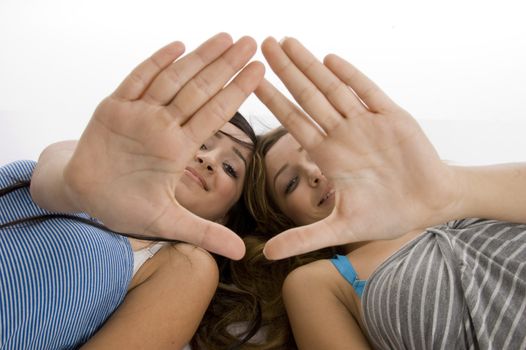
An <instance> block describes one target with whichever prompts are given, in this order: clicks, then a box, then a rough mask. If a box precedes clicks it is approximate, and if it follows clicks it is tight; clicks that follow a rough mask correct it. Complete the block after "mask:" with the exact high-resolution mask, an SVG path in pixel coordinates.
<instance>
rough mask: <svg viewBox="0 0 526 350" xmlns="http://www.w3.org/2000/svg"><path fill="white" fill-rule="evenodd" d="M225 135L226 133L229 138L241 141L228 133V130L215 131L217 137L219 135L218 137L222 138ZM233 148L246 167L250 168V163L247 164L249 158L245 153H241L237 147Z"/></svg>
mask: <svg viewBox="0 0 526 350" xmlns="http://www.w3.org/2000/svg"><path fill="white" fill-rule="evenodd" d="M223 135H225V136H226V137H228V138H229V139H232V140H234V141H239V140H238V139H236V138H235V137H233V136H231V135H230V134H227V133H226V132H223V131H221V130H219V131H218V132H216V133H215V135H214V136H215V137H217V138H218V139H220V138H222V137H223ZM232 150H233V151H234V153H235V154H236V155H237V156H238V157H239V158H240V159H241V160H242V161H243V163H244V164H245V169H247V168H248V165H247V160H246V159H245V157H244V156H243V154H242V153H241V151H240V150H238V149H237V148H236V147H232Z"/></svg>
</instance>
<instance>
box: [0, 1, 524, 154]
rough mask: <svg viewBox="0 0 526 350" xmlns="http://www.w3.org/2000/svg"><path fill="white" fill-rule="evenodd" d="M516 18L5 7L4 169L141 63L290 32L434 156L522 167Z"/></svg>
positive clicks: (257, 118) (240, 4)
mask: <svg viewBox="0 0 526 350" xmlns="http://www.w3.org/2000/svg"><path fill="white" fill-rule="evenodd" d="M524 13H525V12H524V9H523V5H522V2H520V1H500V2H495V1H491V2H490V1H457V0H443V1H440V2H434V3H432V4H431V3H429V2H423V1H417V0H413V1H391V0H378V1H361V2H357V1H336V0H324V1H322V2H314V1H313V2H299V1H283V0H280V1H277V0H267V1H264V2H263V1H262V2H254V1H252V2H246V1H241V0H234V1H190V2H178V1H173V0H170V1H161V0H151V1H139V0H136V1H133V0H132V1H124V0H113V1H105V0H92V1H86V2H77V1H65V0H63V1H61V0H47V1H37V0H24V1H18V0H2V1H1V2H0V50H1V54H0V96H1V97H0V164H3V163H5V162H7V161H10V160H15V159H20V158H31V159H36V157H37V156H38V154H39V152H40V150H41V149H42V148H43V147H44V146H45V145H47V144H49V143H51V142H54V141H58V140H62V139H72V138H78V136H79V135H80V133H81V132H82V129H83V128H84V126H85V124H86V123H87V121H88V120H89V117H90V115H91V113H92V111H93V110H94V109H95V107H96V105H97V104H98V102H99V101H100V100H101V99H102V98H104V97H105V96H106V95H108V94H109V93H110V92H111V91H112V90H113V89H114V88H115V87H116V86H117V84H118V83H119V82H120V81H121V80H122V79H123V78H124V76H125V75H126V74H128V72H129V71H130V70H131V69H132V68H133V67H134V66H135V65H136V64H137V63H138V62H140V61H141V60H143V59H144V58H145V57H147V56H148V55H150V54H151V53H152V52H153V51H155V50H156V49H157V48H159V47H161V46H163V45H164V44H166V43H168V42H170V41H173V40H177V39H179V40H182V41H184V42H185V43H186V46H187V48H188V50H191V49H193V48H195V47H196V46H197V45H198V44H199V43H200V42H201V41H203V40H204V39H206V38H208V37H209V36H211V35H212V34H215V33H216V32H219V31H227V32H229V33H230V34H232V36H233V37H234V38H239V37H240V36H241V35H245V34H246V35H251V36H253V37H254V38H256V40H258V42H261V41H262V40H263V39H264V38H265V37H266V36H267V35H273V36H275V37H277V38H281V37H283V36H285V35H289V36H295V37H298V38H299V39H301V40H302V41H303V42H304V43H305V44H306V45H307V46H308V47H309V48H310V49H312V51H313V52H314V53H315V54H316V55H317V56H318V57H320V58H321V57H323V56H324V55H325V54H327V53H329V52H335V53H338V54H339V55H340V56H342V57H345V58H347V59H348V60H350V61H351V62H353V63H354V64H355V65H357V66H358V67H360V68H361V69H362V70H363V71H364V72H365V73H366V74H368V75H369V76H370V77H371V78H373V79H374V80H375V81H376V82H377V83H378V84H379V85H380V86H381V87H382V88H383V89H384V90H385V91H386V92H387V93H388V94H389V95H390V96H391V97H392V98H393V99H394V100H395V101H397V102H398V103H399V104H400V105H402V106H403V107H404V108H406V109H407V110H408V111H410V112H411V113H412V114H413V115H414V116H415V117H416V118H417V119H418V120H419V121H421V123H422V125H423V126H424V129H425V130H426V131H428V133H429V136H430V138H431V139H432V141H433V142H434V143H435V145H436V146H437V148H438V150H439V153H440V155H441V156H442V157H443V158H446V159H451V160H456V161H459V162H464V163H487V162H496V161H497V162H498V161H508V160H523V159H524V158H525V157H524V155H523V152H521V151H522V150H524V149H526V148H525V147H524V146H526V140H525V139H526V138H524V137H521V131H522V130H526V128H525V126H526V106H525V104H524V102H523V101H524V95H525V92H526V89H525V88H524V84H525V82H526V65H525V64H524V62H526V21H524V20H523V14H524ZM257 57H258V58H261V55H260V54H258V56H257ZM267 77H268V78H269V79H270V80H271V81H273V82H277V80H276V79H275V78H274V76H273V75H272V73H270V72H269V73H268V74H267ZM278 85H280V86H281V84H279V83H278ZM241 112H242V113H244V114H245V115H247V116H249V117H250V119H252V120H253V121H254V122H255V124H257V125H256V127H257V129H258V130H262V129H264V128H263V127H262V125H266V126H274V125H276V121H275V120H274V119H273V118H271V117H270V116H269V112H268V111H267V110H266V109H265V107H263V106H262V105H261V104H260V103H259V101H257V99H256V98H254V97H251V98H250V99H249V100H248V101H247V103H246V104H245V105H244V106H242V108H241ZM466 133H467V134H466ZM497 135H498V137H497Z"/></svg>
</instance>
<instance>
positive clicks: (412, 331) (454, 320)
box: [249, 38, 526, 349]
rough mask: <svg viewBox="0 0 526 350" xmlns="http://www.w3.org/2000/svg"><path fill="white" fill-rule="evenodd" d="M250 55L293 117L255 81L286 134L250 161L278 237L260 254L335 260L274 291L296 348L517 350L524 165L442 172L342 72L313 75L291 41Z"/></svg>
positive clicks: (319, 69)
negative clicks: (327, 254) (263, 66)
mask: <svg viewBox="0 0 526 350" xmlns="http://www.w3.org/2000/svg"><path fill="white" fill-rule="evenodd" d="M262 51H263V54H264V56H265V58H266V59H267V61H268V63H269V65H270V67H271V68H272V69H273V70H274V71H275V72H276V74H277V75H278V77H279V78H280V79H281V80H282V81H283V83H284V84H285V85H286V86H287V88H288V89H289V90H290V92H291V94H292V95H293V96H294V98H295V99H296V100H297V102H298V103H299V104H300V106H301V107H302V108H303V109H299V108H298V107H296V106H295V105H294V104H293V103H292V102H290V101H289V100H288V99H287V98H286V97H284V96H283V95H282V94H281V93H280V92H278V91H277V90H276V88H274V87H273V86H272V85H271V84H270V83H268V82H267V81H264V82H263V83H262V84H261V85H260V86H259V87H258V88H257V89H256V95H257V96H258V97H259V98H260V99H261V101H262V102H263V103H265V104H266V106H267V107H268V108H269V109H270V110H271V111H272V112H273V113H274V115H276V117H277V118H278V119H279V120H280V121H281V122H282V124H283V125H284V126H285V127H286V128H287V129H288V131H289V132H290V134H289V133H288V132H287V130H285V129H282V128H280V129H277V130H274V131H271V132H270V133H269V134H266V135H264V136H262V137H261V138H260V140H259V141H258V146H257V149H256V154H255V163H254V169H256V170H257V169H262V170H261V171H260V172H261V173H260V174H259V175H260V177H258V183H254V184H251V185H250V186H251V187H252V188H255V191H256V193H264V195H261V196H254V197H253V198H252V199H253V203H252V208H255V209H254V211H255V214H256V215H257V216H258V220H259V221H260V222H261V223H265V222H266V225H268V227H278V226H279V225H281V227H280V229H281V230H285V229H289V230H287V231H286V232H283V233H281V234H279V235H277V236H276V237H273V238H272V239H270V240H269V241H268V242H267V243H266V246H265V248H264V253H265V255H266V256H267V257H268V258H270V259H282V258H286V257H289V256H292V255H296V254H301V253H305V252H308V251H312V250H315V249H318V248H322V247H327V246H340V247H341V249H342V250H343V254H342V255H340V256H337V257H335V258H334V259H332V260H319V261H316V262H314V263H311V264H308V265H305V266H302V267H300V268H298V269H296V270H294V271H293V272H292V273H290V274H289V275H288V277H287V279H286V280H285V282H284V287H283V298H284V301H285V306H286V309H287V313H288V316H289V318H290V322H291V324H292V330H293V333H294V336H295V338H296V342H297V344H298V347H299V348H300V349H369V348H378V349H479V348H480V349H524V348H526V318H525V317H524V314H525V309H526V298H525V295H526V224H525V223H526V165H524V164H506V165H495V166H486V167H460V166H451V165H448V164H445V163H444V162H442V161H441V160H440V159H439V157H438V155H437V153H436V151H435V149H434V148H433V146H432V145H431V143H430V142H429V140H428V139H427V137H426V136H425V134H424V133H423V132H422V130H421V129H420V127H419V126H418V124H417V123H416V121H415V120H414V119H413V118H412V117H411V116H410V115H409V114H408V113H407V112H405V111H404V110H403V109H401V108H400V107H398V106H397V105H396V104H395V103H393V102H392V101H391V100H390V99H389V98H388V97H387V96H386V95H385V94H384V93H383V92H382V91H381V90H380V89H379V88H378V87H377V86H376V85H375V84H374V83H373V82H372V81H370V80H369V79H368V78H367V77H366V76H365V75H363V74H362V73H361V72H359V71H358V70H357V69H356V68H354V67H353V66H352V65H350V64H349V63H348V62H346V61H345V60H343V59H341V58H339V57H338V56H336V55H328V56H327V57H326V58H325V60H324V61H323V63H322V62H319V61H318V60H317V59H316V58H315V57H314V56H313V55H312V54H311V53H310V52H309V51H308V50H307V49H306V48H304V47H303V46H302V45H301V44H300V43H299V42H298V41H297V40H295V39H293V38H287V39H285V40H283V41H282V42H280V43H278V42H276V41H275V40H274V39H272V38H269V39H267V40H266V41H265V42H264V43H263V44H262ZM313 121H314V122H313ZM249 178H256V177H255V176H254V175H250V176H249ZM258 188H260V189H262V190H259V189H258ZM283 217H285V218H284V219H282V218H283ZM464 218H483V219H464ZM297 226H300V227H297ZM271 233H275V232H271Z"/></svg>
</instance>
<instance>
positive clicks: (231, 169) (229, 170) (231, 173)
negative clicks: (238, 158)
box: [223, 163, 238, 179]
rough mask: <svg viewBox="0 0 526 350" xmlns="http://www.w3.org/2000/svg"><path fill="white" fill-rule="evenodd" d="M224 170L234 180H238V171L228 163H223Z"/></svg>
mask: <svg viewBox="0 0 526 350" xmlns="http://www.w3.org/2000/svg"><path fill="white" fill-rule="evenodd" d="M223 170H224V171H225V173H227V175H228V176H230V177H232V178H234V179H237V177H238V174H237V171H236V169H234V167H233V166H232V165H230V164H228V163H223Z"/></svg>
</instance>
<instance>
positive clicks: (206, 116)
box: [183, 61, 265, 147]
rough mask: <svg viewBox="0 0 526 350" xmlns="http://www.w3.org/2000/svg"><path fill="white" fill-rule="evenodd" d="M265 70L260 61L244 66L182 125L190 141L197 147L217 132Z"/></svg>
mask: <svg viewBox="0 0 526 350" xmlns="http://www.w3.org/2000/svg"><path fill="white" fill-rule="evenodd" d="M264 74H265V67H264V66H263V64H262V63H261V62H258V61H254V62H251V63H250V64H249V65H247V66H246V67H245V68H243V70H242V71H241V72H240V73H239V74H238V75H237V76H236V77H235V78H234V80H232V82H230V83H229V84H228V85H227V86H226V87H225V88H223V89H222V90H221V91H220V92H219V93H218V94H216V95H215V96H214V97H213V98H212V99H211V100H210V101H208V102H207V103H206V104H205V105H204V106H203V107H202V108H201V109H200V110H199V111H197V113H196V114H194V115H193V116H192V117H191V118H190V119H188V121H187V123H186V124H184V125H183V130H184V131H185V133H186V135H187V136H188V139H189V142H194V146H196V147H198V146H199V145H201V144H202V143H203V141H204V140H206V139H207V138H209V137H210V136H212V135H213V134H214V133H215V132H217V130H219V129H220V128H221V127H222V126H223V125H224V124H225V123H226V122H227V121H229V120H230V119H231V118H232V116H233V115H234V114H235V113H236V111H237V110H238V109H239V106H241V104H242V103H243V101H245V100H246V99H247V97H248V96H249V95H250V94H251V93H252V92H253V91H254V90H255V89H256V87H257V86H258V84H259V83H260V81H261V79H263V75H264Z"/></svg>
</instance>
